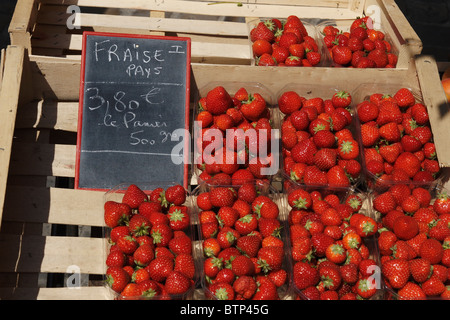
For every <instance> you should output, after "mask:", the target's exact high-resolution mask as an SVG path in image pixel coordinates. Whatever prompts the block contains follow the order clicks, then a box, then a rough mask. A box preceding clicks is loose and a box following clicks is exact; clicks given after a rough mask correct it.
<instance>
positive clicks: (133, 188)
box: [122, 184, 148, 209]
mask: <svg viewBox="0 0 450 320" xmlns="http://www.w3.org/2000/svg"><path fill="white" fill-rule="evenodd" d="M144 201H148V196H147V195H146V194H145V193H144V191H142V190H141V189H140V188H139V187H138V186H137V185H135V184H131V185H129V186H128V188H127V190H125V194H124V195H123V198H122V202H123V203H126V204H128V205H129V206H130V208H131V209H137V208H138V207H139V205H140V204H141V203H142V202H144Z"/></svg>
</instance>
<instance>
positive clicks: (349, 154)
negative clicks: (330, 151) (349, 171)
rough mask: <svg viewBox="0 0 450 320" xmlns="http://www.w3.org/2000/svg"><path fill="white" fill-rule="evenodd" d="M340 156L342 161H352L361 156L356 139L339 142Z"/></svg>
mask: <svg viewBox="0 0 450 320" xmlns="http://www.w3.org/2000/svg"><path fill="white" fill-rule="evenodd" d="M338 154H339V156H340V157H341V158H342V159H345V160H350V159H355V158H357V157H358V156H359V145H358V142H357V141H356V140H354V139H352V140H342V141H340V142H339V146H338Z"/></svg>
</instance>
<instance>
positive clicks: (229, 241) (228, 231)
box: [217, 226, 240, 249]
mask: <svg viewBox="0 0 450 320" xmlns="http://www.w3.org/2000/svg"><path fill="white" fill-rule="evenodd" d="M239 237H240V234H239V233H238V232H237V231H236V230H235V229H233V228H230V227H226V226H225V227H223V228H222V229H220V230H219V232H218V234H217V240H218V241H219V244H220V246H221V248H222V249H224V248H228V247H231V246H232V245H234V244H235V242H236V240H237V239H238V238H239Z"/></svg>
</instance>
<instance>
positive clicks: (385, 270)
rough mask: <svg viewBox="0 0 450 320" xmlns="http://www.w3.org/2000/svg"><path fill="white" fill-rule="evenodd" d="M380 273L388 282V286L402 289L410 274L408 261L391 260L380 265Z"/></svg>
mask: <svg viewBox="0 0 450 320" xmlns="http://www.w3.org/2000/svg"><path fill="white" fill-rule="evenodd" d="M381 272H382V274H383V276H384V277H386V279H387V280H388V282H389V285H391V286H392V287H393V288H395V289H400V288H403V287H404V286H405V284H406V283H407V282H408V280H409V276H410V274H411V273H410V271H409V264H408V261H406V260H405V259H393V260H388V261H386V262H384V263H383V264H382V265H381Z"/></svg>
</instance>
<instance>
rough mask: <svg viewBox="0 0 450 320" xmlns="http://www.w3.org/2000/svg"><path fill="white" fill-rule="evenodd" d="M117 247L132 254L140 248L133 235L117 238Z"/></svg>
mask: <svg viewBox="0 0 450 320" xmlns="http://www.w3.org/2000/svg"><path fill="white" fill-rule="evenodd" d="M117 247H118V248H119V249H120V250H121V251H122V252H123V253H125V254H132V253H133V252H134V251H135V250H136V249H137V248H138V243H137V241H136V239H135V238H133V237H132V236H131V235H126V236H121V237H120V238H119V239H117Z"/></svg>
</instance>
